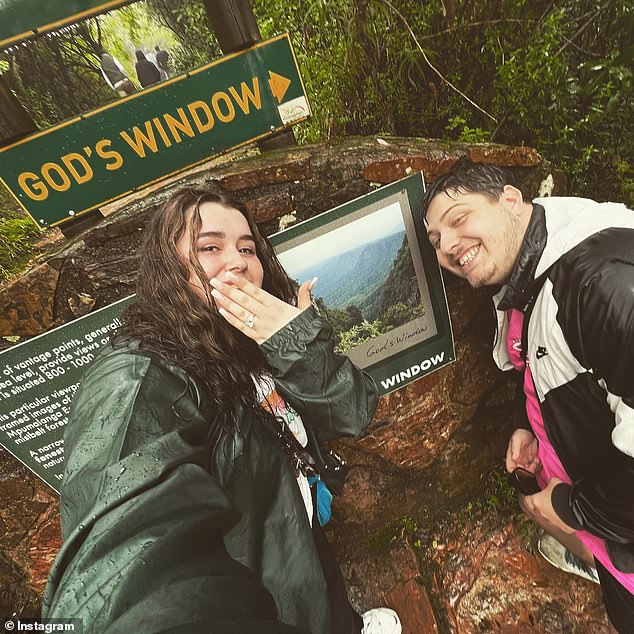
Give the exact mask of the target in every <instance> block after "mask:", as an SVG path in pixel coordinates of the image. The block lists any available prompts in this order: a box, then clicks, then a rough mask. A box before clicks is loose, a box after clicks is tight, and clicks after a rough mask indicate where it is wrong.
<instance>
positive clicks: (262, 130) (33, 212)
mask: <svg viewBox="0 0 634 634" xmlns="http://www.w3.org/2000/svg"><path fill="white" fill-rule="evenodd" d="M309 115H310V111H309V106H308V102H307V100H306V95H305V93H304V87H303V84H302V81H301V78H300V75H299V70H298V68H297V62H296V60H295V55H294V53H293V50H292V48H291V44H290V41H289V38H288V35H281V36H279V37H276V38H273V39H271V40H267V41H265V42H262V43H258V44H257V45H256V46H254V47H253V48H250V49H248V50H245V51H241V52H240V53H235V54H233V55H228V56H226V57H222V58H220V59H219V60H217V61H216V62H213V63H211V64H209V65H207V66H204V67H202V68H199V69H196V70H194V71H192V72H191V73H187V74H186V75H182V76H180V77H176V78H174V79H171V80H169V81H166V82H164V83H162V84H157V85H156V86H153V87H151V88H148V89H146V90H143V91H141V92H139V93H136V94H134V95H131V96H129V97H126V98H124V99H121V100H120V101H118V102H116V103H115V104H112V105H109V106H106V107H103V108H99V109H97V110H93V111H91V112H89V113H87V114H86V115H82V116H81V117H77V118H75V119H72V120H70V121H67V122H65V123H63V124H61V125H59V126H56V127H54V128H51V129H49V130H46V131H44V132H41V133H37V134H34V135H32V136H30V137H28V138H26V139H23V140H22V141H19V142H18V143H15V144H13V145H10V146H7V147H6V148H3V149H1V150H0V180H1V181H2V182H3V183H4V185H5V186H6V187H7V188H8V189H9V190H10V191H11V192H12V193H13V195H14V196H15V197H16V199H17V200H18V202H19V203H20V204H21V205H22V207H23V208H24V209H25V211H26V212H27V213H28V214H29V215H30V216H31V217H32V218H33V220H35V222H36V223H37V224H38V225H39V226H40V227H46V226H51V225H58V224H60V223H62V222H64V221H65V220H68V219H70V218H73V217H76V216H79V215H81V214H82V213H85V212H87V211H90V210H91V209H94V208H96V207H99V206H100V205H103V204H105V203H107V202H109V201H111V200H114V199H116V198H120V197H121V196H123V195H125V194H127V193H130V192H131V191H134V190H136V189H138V188H141V187H143V186H144V185H148V184H150V183H152V182H154V181H157V180H160V179H161V178H163V177H165V176H166V175H168V174H172V173H174V172H178V171H180V170H183V169H185V168H187V167H191V166H192V165H195V164H197V163H200V162H202V161H204V160H207V159H208V158H209V157H211V156H214V155H215V154H219V153H221V152H224V151H226V150H228V149H230V148H232V147H236V146H239V145H242V144H244V143H247V142H249V141H253V140H255V139H258V138H261V137H264V136H267V135H270V134H271V133H272V132H274V131H276V130H279V129H281V128H284V127H285V126H288V125H291V124H292V123H296V122H298V121H303V120H304V119H306V118H308V116H309Z"/></svg>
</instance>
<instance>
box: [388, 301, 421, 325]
mask: <svg viewBox="0 0 634 634" xmlns="http://www.w3.org/2000/svg"><path fill="white" fill-rule="evenodd" d="M424 314H425V307H424V306H421V305H420V304H418V305H416V306H408V305H407V304H404V303H403V302H398V303H397V304H393V305H392V306H390V307H389V308H388V309H387V311H386V312H385V314H384V315H383V317H382V318H381V321H382V322H383V323H384V324H385V326H386V327H387V328H388V329H389V328H395V327H397V326H402V325H403V324H406V323H407V322H408V321H412V319H416V317H422V316H423V315H424Z"/></svg>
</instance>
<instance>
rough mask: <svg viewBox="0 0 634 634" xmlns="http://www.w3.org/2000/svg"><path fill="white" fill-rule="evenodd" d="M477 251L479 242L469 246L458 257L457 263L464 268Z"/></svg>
mask: <svg viewBox="0 0 634 634" xmlns="http://www.w3.org/2000/svg"><path fill="white" fill-rule="evenodd" d="M479 251H480V244H474V245H473V246H472V247H469V249H467V250H466V251H465V252H464V253H463V254H462V255H461V256H460V257H459V258H458V265H459V266H460V267H463V268H464V267H465V266H466V265H467V264H469V263H470V262H471V261H472V260H473V258H475V256H476V255H477V254H478V252H479Z"/></svg>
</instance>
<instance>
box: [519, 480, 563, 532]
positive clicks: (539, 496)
mask: <svg viewBox="0 0 634 634" xmlns="http://www.w3.org/2000/svg"><path fill="white" fill-rule="evenodd" d="M560 483H561V480H559V479H558V478H551V479H550V481H549V482H548V485H547V486H546V488H545V489H543V490H542V491H540V492H539V493H535V495H520V496H519V499H520V506H521V507H522V510H523V511H524V512H525V513H526V514H527V515H528V516H529V517H532V518H533V519H534V520H535V521H536V522H537V523H538V524H539V525H540V526H544V523H547V524H550V525H551V526H555V527H557V528H558V529H560V530H562V531H563V532H564V533H574V532H575V529H574V528H572V527H571V526H568V524H566V523H565V522H564V521H563V520H562V519H561V518H560V517H559V515H557V513H556V512H555V509H554V508H553V504H552V501H551V496H552V492H553V489H554V488H555V487H556V486H557V485H558V484H560Z"/></svg>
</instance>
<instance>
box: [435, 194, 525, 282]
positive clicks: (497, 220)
mask: <svg viewBox="0 0 634 634" xmlns="http://www.w3.org/2000/svg"><path fill="white" fill-rule="evenodd" d="M526 214H527V206H526V205H525V204H524V203H523V201H522V195H521V193H520V192H519V190H517V189H515V188H514V187H511V186H510V185H507V186H506V187H505V188H504V193H503V194H502V195H501V196H500V197H499V199H498V200H497V201H495V200H492V199H491V198H489V197H487V196H485V195H484V194H475V193H461V192H455V191H452V192H450V193H449V194H447V193H446V192H441V193H440V194H438V195H437V196H435V197H434V199H433V200H432V202H431V204H430V205H429V208H428V210H427V219H426V220H427V235H428V237H429V240H430V242H431V243H432V245H433V247H434V248H435V249H436V254H437V255H438V261H439V262H440V265H441V266H442V267H443V268H445V269H447V270H448V271H451V272H452V273H454V274H456V275H458V276H459V277H463V278H464V279H466V280H467V281H468V282H469V284H471V286H473V287H474V288H477V287H479V286H491V285H494V284H504V283H505V282H506V281H507V280H508V278H509V276H510V274H511V272H512V270H513V266H514V264H515V261H516V259H517V256H518V254H519V250H520V246H521V244H522V239H523V237H524V232H525V230H526V223H525V221H527V218H526Z"/></svg>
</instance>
